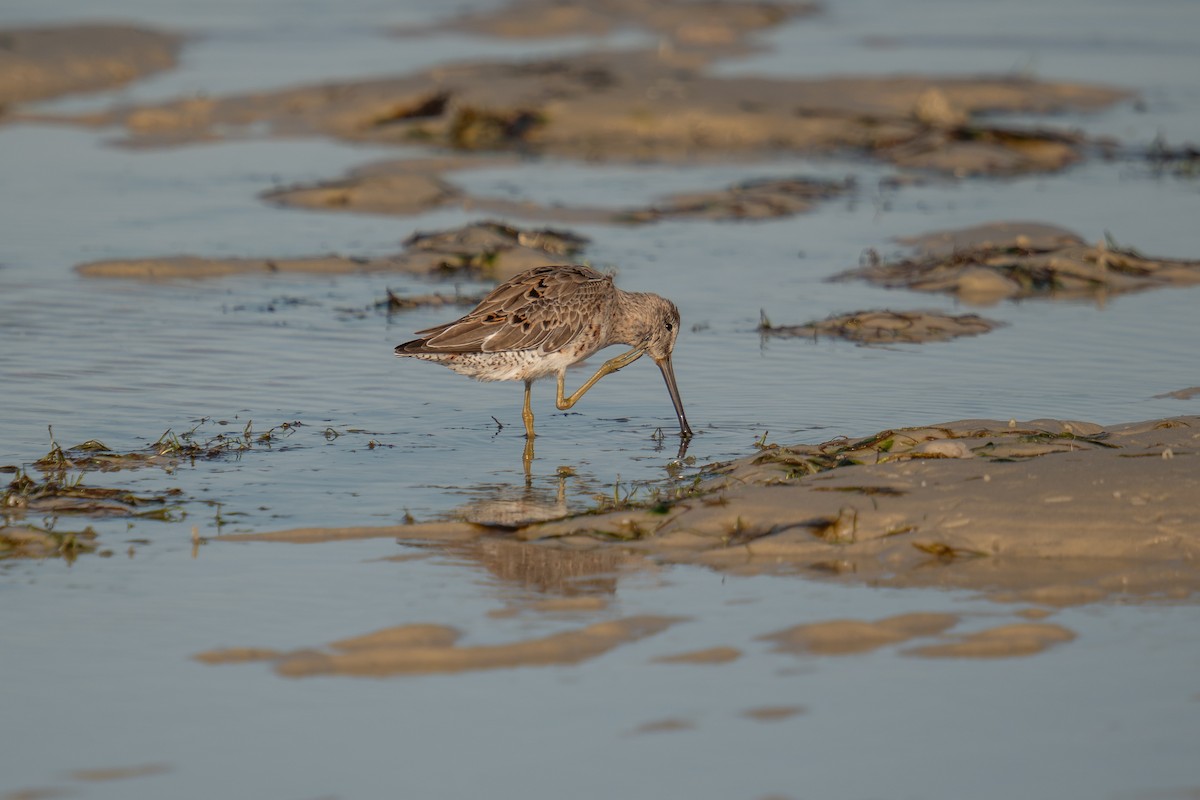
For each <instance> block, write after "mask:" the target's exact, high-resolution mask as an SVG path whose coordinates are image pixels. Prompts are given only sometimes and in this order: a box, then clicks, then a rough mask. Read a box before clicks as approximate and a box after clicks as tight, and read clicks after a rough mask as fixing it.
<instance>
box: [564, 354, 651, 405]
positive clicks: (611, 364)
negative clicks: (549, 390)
mask: <svg viewBox="0 0 1200 800" xmlns="http://www.w3.org/2000/svg"><path fill="white" fill-rule="evenodd" d="M645 352H646V351H645V350H642V349H637V350H630V351H629V352H628V353H625V354H624V355H620V356H617V357H616V358H610V359H609V360H608V361H605V362H604V363H603V364H602V365H601V366H600V369H598V370H596V374H595V375H593V376H592V377H590V378H588V379H587V382H586V383H585V384H583V386H580V387H579V388H578V389H576V390H575V393H574V394H572V395H571V396H570V397H563V391H564V390H565V388H566V387H565V385H564V380H565V378H566V371H565V370H564V371H563V372H560V373H558V400H557V401H556V403H557V405H558V410H559V411H566V410H567V409H568V408H571V407H572V406H574V405H575V404H576V403H578V402H579V399H580V398H581V397H583V395H584V392H586V391H587V390H588V389H590V388H592V387H593V386H595V385H596V381H598V380H600V379H601V378H603V377H604V376H605V375H609V374H611V373H613V372H616V371H617V370H619V369H621V368H622V367H628V366H629V365H630V364H632V363H633V362H635V361H637V360H638V359H639V358H641V357H642V354H643V353H645Z"/></svg>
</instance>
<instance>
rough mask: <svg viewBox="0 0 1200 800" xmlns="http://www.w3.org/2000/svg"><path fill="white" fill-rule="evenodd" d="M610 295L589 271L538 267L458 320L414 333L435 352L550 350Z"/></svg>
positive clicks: (606, 281)
mask: <svg viewBox="0 0 1200 800" xmlns="http://www.w3.org/2000/svg"><path fill="white" fill-rule="evenodd" d="M613 292H614V289H613V285H612V279H611V278H610V277H608V276H607V275H602V274H601V273H599V272H596V271H595V270H594V269H590V268H588V267H580V266H573V267H538V268H537V269H532V270H529V271H528V272H523V273H521V274H520V275H517V276H516V277H514V278H512V279H511V280H509V281H507V282H505V283H502V284H500V285H499V286H497V287H496V288H495V289H494V290H493V291H492V293H491V294H489V295H488V296H487V297H485V298H484V299H483V302H481V303H480V304H479V305H478V306H477V307H476V308H475V309H474V310H473V311H471V312H470V313H469V314H467V315H466V316H464V317H462V318H461V319H458V320H455V321H454V322H448V323H446V324H444V325H438V326H436V327H434V328H429V329H427V330H423V331H418V332H417V333H418V335H419V336H422V337H424V338H423V340H422V341H421V345H422V347H421V348H420V349H421V350H422V351H425V352H438V353H480V352H483V353H495V352H500V351H504V350H534V349H540V350H541V351H542V352H547V353H549V352H554V351H555V350H558V349H560V348H562V347H563V346H565V345H566V344H567V343H568V342H570V341H571V340H572V339H574V338H575V337H576V336H577V335H578V334H579V333H580V332H581V331H582V330H583V328H584V326H585V325H586V324H587V322H588V320H589V319H590V318H591V317H593V316H594V315H595V314H596V312H597V311H602V310H603V308H604V306H605V305H606V304H607V302H608V300H609V298H610V297H611V295H612V293H613ZM410 344H412V345H416V344H417V342H412V343H410Z"/></svg>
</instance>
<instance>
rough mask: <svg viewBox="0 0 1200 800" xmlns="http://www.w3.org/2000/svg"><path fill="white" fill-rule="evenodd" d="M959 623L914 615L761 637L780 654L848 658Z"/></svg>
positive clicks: (795, 629) (955, 619)
mask: <svg viewBox="0 0 1200 800" xmlns="http://www.w3.org/2000/svg"><path fill="white" fill-rule="evenodd" d="M957 624H958V617H957V616H955V615H954V614H929V613H914V614H901V615H899V616H896V617H888V618H887V619H881V620H879V621H878V622H864V621H861V620H852V619H846V620H831V621H829V622H814V623H807V624H804V625H796V626H795V627H792V628H786V629H784V630H782V631H777V632H775V633H769V634H766V635H765V636H760V637H759V638H760V639H763V640H764V641H768V642H773V643H774V644H775V650H776V652H781V653H812V654H816V655H848V654H851V653H866V652H869V651H871V650H876V649H878V648H880V647H884V646H885V645H891V644H899V643H900V642H907V641H909V640H910V639H915V638H918V637H924V636H935V635H937V634H939V633H941V632H942V631H944V630H946V629H948V628H951V627H953V626H954V625H957Z"/></svg>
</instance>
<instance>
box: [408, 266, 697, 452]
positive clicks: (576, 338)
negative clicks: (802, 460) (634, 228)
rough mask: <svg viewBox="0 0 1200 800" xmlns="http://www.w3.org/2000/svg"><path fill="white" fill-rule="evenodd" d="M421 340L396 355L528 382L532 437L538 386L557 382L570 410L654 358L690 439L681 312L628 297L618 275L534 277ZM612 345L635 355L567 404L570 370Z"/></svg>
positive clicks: (581, 272)
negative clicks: (605, 382)
mask: <svg viewBox="0 0 1200 800" xmlns="http://www.w3.org/2000/svg"><path fill="white" fill-rule="evenodd" d="M417 333H418V335H419V336H420V337H421V338H420V339H414V340H413V341H411V342H405V343H404V344H401V345H398V346H397V347H396V350H395V352H396V355H398V356H410V357H413V358H417V359H421V360H423V361H434V362H437V363H439V364H444V365H445V366H447V367H449V368H450V369H452V370H454V371H455V372H458V373H461V374H463V375H467V376H470V377H472V378H476V379H478V380H484V381H503V380H521V381H525V383H526V409H525V417H526V420H525V421H526V430H527V432H528V433H529V435H530V436H532V435H533V420H532V412H530V411H529V402H528V392H529V384H530V383H531V382H532V381H534V380H536V379H538V378H541V377H545V376H547V375H558V383H559V397H558V406H559V408H570V407H571V406H572V405H574V403H575V401H577V400H578V399H579V397H580V396H582V394H583V393H584V392H585V391H587V389H588V388H590V387H591V386H592V384H593V383H595V381H596V380H598V379H599V378H600V377H603V375H606V374H608V373H609V372H615V371H616V370H618V369H620V368H621V367H623V366H625V365H626V364H628V363H632V361H635V360H637V358H639V357H640V356H641V355H642V354H643V353H648V354H649V355H650V356H651V357H652V358H654V360H655V361H656V362H657V363H658V365H659V368H660V369H661V370H662V371H663V377H664V378H665V379H666V381H667V387H668V390H669V391H670V392H671V398H672V401H673V402H674V403H675V406H676V413H677V415H678V417H679V420H680V430H681V432H683V433H684V434H685V435H686V436H690V435H691V430H690V428H688V427H687V419H686V418H685V417H684V415H683V405H682V403H681V402H680V401H679V399H678V390H677V389H676V388H675V378H674V373H673V372H672V368H671V352H672V350H673V349H674V347H675V339H676V337H677V336H678V334H679V311H678V309H676V308H675V305H674V304H673V303H672V302H671V301H669V300H667V299H665V298H662V297H659V296H658V295H656V294H647V293H639V292H625V291H622V290H621V289H618V288H617V287H616V286H615V285H614V284H613V280H612V277H611V276H609V275H604V274H602V273H600V272H597V271H596V270H594V269H591V268H590V267H583V266H556V267H538V268H536V269H531V270H528V271H526V272H523V273H521V274H520V275H517V276H515V277H513V278H511V279H510V280H508V281H506V282H504V283H502V284H500V285H499V286H497V287H496V288H495V289H494V290H493V291H492V292H491V293H490V294H489V295H488V296H487V297H485V298H484V299H483V301H482V302H481V303H480V304H479V305H478V306H477V307H476V308H475V309H474V310H472V311H471V312H470V313H468V314H467V315H466V316H463V317H462V318H460V319H457V320H454V321H453V322H447V323H445V324H443V325H438V326H436V327H433V328H429V329H427V330H423V331H418V332H417ZM613 344H627V345H630V346H631V347H633V348H635V349H634V351H631V352H630V353H627V354H626V355H625V356H622V357H621V358H619V359H612V360H610V361H609V362H606V364H605V365H604V367H602V368H601V370H600V372H597V374H596V375H595V376H593V378H592V380H590V381H589V382H587V383H586V384H585V385H584V386H583V387H582V388H581V389H580V390H579V391H577V392H576V393H575V394H574V395H572V396H571V397H569V398H564V397H563V388H562V387H563V376H564V374H565V373H566V369H567V367H568V366H570V365H571V364H574V363H576V362H577V361H582V360H583V359H585V358H587V357H588V356H590V355H592V354H593V353H595V352H597V351H598V350H602V349H604V348H605V347H608V346H609V345H613Z"/></svg>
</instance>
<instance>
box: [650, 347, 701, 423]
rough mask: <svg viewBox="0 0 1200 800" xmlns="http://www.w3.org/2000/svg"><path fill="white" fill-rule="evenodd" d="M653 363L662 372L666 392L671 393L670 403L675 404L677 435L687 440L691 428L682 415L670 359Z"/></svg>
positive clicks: (681, 403)
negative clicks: (677, 421)
mask: <svg viewBox="0 0 1200 800" xmlns="http://www.w3.org/2000/svg"><path fill="white" fill-rule="evenodd" d="M655 363H657V364H658V368H659V369H660V370H662V374H663V380H665V381H666V382H667V391H668V392H670V393H671V402H672V403H674V404H675V415H676V416H677V417H679V435H680V436H682V437H683V438H685V439H689V438H691V436H692V428H691V426H690V425H688V421H687V415H685V414H684V413H683V400H682V399H681V398H680V397H679V387H678V386H676V385H675V370H674V369H672V367H671V357H670V356H667V357H666V358H664V359H662V360H659V359H655Z"/></svg>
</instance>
